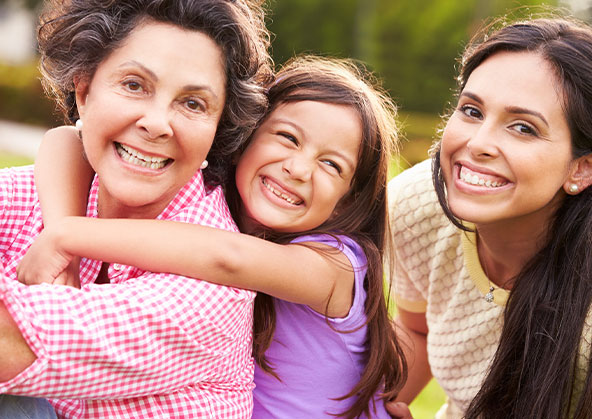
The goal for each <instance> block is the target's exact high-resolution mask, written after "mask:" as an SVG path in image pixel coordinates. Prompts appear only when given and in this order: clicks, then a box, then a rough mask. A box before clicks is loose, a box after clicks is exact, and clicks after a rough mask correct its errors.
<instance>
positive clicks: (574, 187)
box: [569, 183, 579, 193]
mask: <svg viewBox="0 0 592 419" xmlns="http://www.w3.org/2000/svg"><path fill="white" fill-rule="evenodd" d="M578 190H579V188H578V185H576V184H575V183H572V184H571V185H569V192H570V193H577V192H578Z"/></svg>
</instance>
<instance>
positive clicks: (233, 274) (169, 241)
mask: <svg viewBox="0 0 592 419" xmlns="http://www.w3.org/2000/svg"><path fill="white" fill-rule="evenodd" d="M89 237H92V240H88V238H89ZM114 237H116V238H117V239H114ZM40 240H43V241H45V242H46V243H40ZM40 245H42V246H41V247H40V249H42V250H43V252H44V254H41V255H39V254H37V255H33V256H31V251H30V253H29V254H28V255H27V256H26V257H27V258H29V257H32V258H33V260H34V262H35V264H36V265H37V268H38V271H36V270H29V271H27V272H23V271H22V270H21V271H20V272H19V277H25V278H26V277H30V278H38V277H41V278H42V275H49V276H51V275H55V273H56V272H59V271H60V269H63V264H64V263H65V262H66V261H68V260H69V259H70V258H71V257H72V255H80V256H84V257H88V258H91V259H95V260H102V261H105V262H110V263H113V262H116V263H122V264H125V265H131V266H137V267H139V268H142V269H144V270H149V271H152V272H171V273H176V274H181V275H185V276H189V277H194V278H200V279H203V280H206V281H209V282H214V283H217V284H221V285H228V286H233V287H238V288H246V289H251V290H255V291H261V292H265V293H266V294H269V295H272V296H274V297H276V298H280V299H283V300H287V301H291V302H295V303H299V304H306V305H308V306H310V307H311V308H312V309H314V310H316V311H318V312H321V313H325V310H326V308H328V312H327V315H329V316H331V317H341V316H345V315H347V313H348V311H349V308H350V306H351V302H352V288H353V280H354V272H353V269H352V267H351V264H350V262H349V259H347V257H346V256H345V255H344V254H343V253H342V252H337V251H334V250H333V248H332V247H329V246H328V245H323V244H319V243H308V245H309V246H302V245H299V244H289V245H280V244H276V243H272V242H268V241H266V240H262V239H259V238H256V237H252V236H249V235H247V234H240V233H233V232H228V231H224V230H220V229H216V228H211V227H205V226H200V225H193V224H185V223H177V222H171V221H155V220H129V219H126V220H124V219H89V218H84V217H67V218H64V219H63V220H61V221H60V222H59V223H58V225H57V226H56V228H53V227H50V228H48V229H46V230H45V231H44V232H43V233H42V234H41V236H40V238H39V239H38V241H37V242H36V243H35V244H34V245H33V247H32V248H31V249H32V250H33V249H35V248H36V246H40ZM315 247H316V249H315ZM48 270H49V272H48ZM25 280H26V279H25ZM327 304H328V305H327Z"/></svg>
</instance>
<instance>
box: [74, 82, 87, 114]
mask: <svg viewBox="0 0 592 419" xmlns="http://www.w3.org/2000/svg"><path fill="white" fill-rule="evenodd" d="M89 88H90V80H89V79H88V77H84V76H76V77H74V93H75V95H76V107H77V108H78V115H80V118H81V119H84V118H83V117H84V110H85V109H86V99H87V97H88V90H89Z"/></svg>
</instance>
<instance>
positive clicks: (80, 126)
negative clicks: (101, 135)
mask: <svg viewBox="0 0 592 419" xmlns="http://www.w3.org/2000/svg"><path fill="white" fill-rule="evenodd" d="M74 125H75V126H76V129H77V130H78V137H80V139H81V140H82V119H77V120H76V123H75V124H74Z"/></svg>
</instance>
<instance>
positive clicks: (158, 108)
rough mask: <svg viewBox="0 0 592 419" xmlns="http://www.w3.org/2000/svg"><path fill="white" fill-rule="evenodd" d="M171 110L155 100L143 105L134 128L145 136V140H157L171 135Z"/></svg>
mask: <svg viewBox="0 0 592 419" xmlns="http://www.w3.org/2000/svg"><path fill="white" fill-rule="evenodd" d="M171 115H172V114H171V110H170V109H169V107H168V105H167V104H164V103H159V102H158V101H156V100H153V101H150V102H148V103H146V104H145V107H144V108H143V109H142V111H141V115H140V117H139V118H138V120H137V121H136V126H137V127H138V128H140V129H141V130H142V131H144V132H145V133H146V134H147V139H149V140H157V139H161V138H167V137H170V136H172V135H173V126H172V120H171V118H172V116H171Z"/></svg>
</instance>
